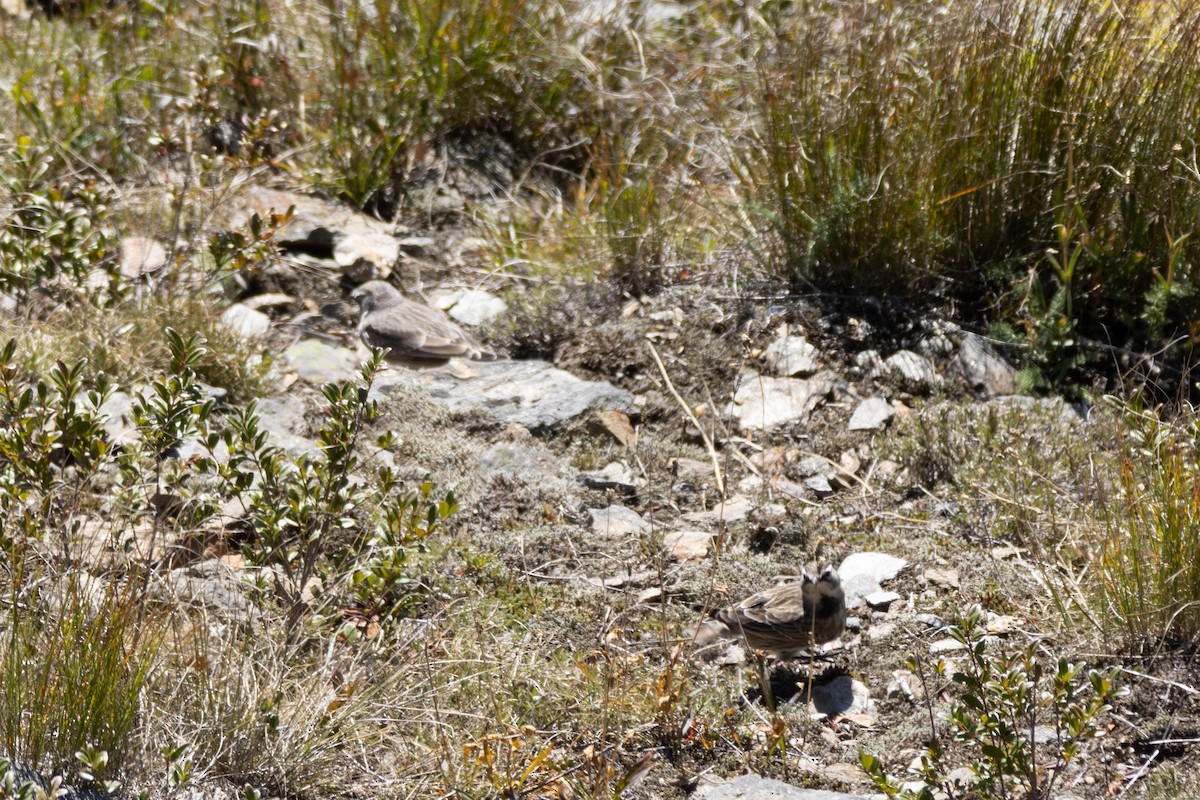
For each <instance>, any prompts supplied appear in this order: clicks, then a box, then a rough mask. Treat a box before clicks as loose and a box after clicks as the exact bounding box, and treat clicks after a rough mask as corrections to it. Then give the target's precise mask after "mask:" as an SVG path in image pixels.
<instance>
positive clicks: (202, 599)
mask: <svg viewBox="0 0 1200 800" xmlns="http://www.w3.org/2000/svg"><path fill="white" fill-rule="evenodd" d="M167 586H168V587H169V588H170V590H171V593H172V594H173V595H174V598H175V599H176V600H177V601H179V602H182V603H184V604H186V605H189V606H192V607H200V608H205V609H208V610H210V611H216V612H219V613H222V614H224V615H226V616H229V617H235V618H245V617H246V616H247V615H249V614H250V612H251V611H253V604H252V603H251V602H250V599H249V597H247V592H246V589H247V587H246V584H244V583H242V581H241V580H240V579H239V578H238V576H237V574H236V573H235V572H234V571H233V570H232V569H231V568H230V567H228V566H227V565H225V564H223V563H221V562H220V561H218V560H217V559H215V558H214V559H209V560H207V561H201V562H200V563H198V564H193V565H191V566H188V567H180V568H179V569H173V570H171V572H170V573H168V575H167Z"/></svg>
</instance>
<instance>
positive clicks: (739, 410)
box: [729, 373, 834, 430]
mask: <svg viewBox="0 0 1200 800" xmlns="http://www.w3.org/2000/svg"><path fill="white" fill-rule="evenodd" d="M833 386H834V381H833V377H832V375H831V374H829V373H824V374H820V375H817V376H815V377H812V378H809V379H806V380H804V379H800V378H771V377H766V376H763V375H758V374H756V373H750V374H748V375H746V376H745V377H744V380H743V381H742V384H741V386H739V387H738V390H737V393H736V394H734V396H733V402H732V403H731V404H730V406H729V413H730V414H732V415H733V416H734V417H735V418H736V419H737V421H738V424H739V425H741V426H742V427H743V428H754V429H758V430H770V429H771V428H775V427H777V426H779V425H783V424H785V423H788V422H803V421H805V420H807V419H808V416H809V414H811V413H812V412H813V410H814V409H816V408H817V406H819V405H821V403H823V402H824V401H825V398H826V397H828V395H829V393H830V392H831V391H833Z"/></svg>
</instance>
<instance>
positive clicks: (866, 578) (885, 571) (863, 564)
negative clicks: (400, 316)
mask: <svg viewBox="0 0 1200 800" xmlns="http://www.w3.org/2000/svg"><path fill="white" fill-rule="evenodd" d="M907 565H908V562H906V561H905V560H904V559H902V558H896V557H895V556H889V555H887V554H885V553H854V554H853V555H850V556H847V557H846V560H845V561H843V562H842V564H841V566H839V567H838V575H839V576H840V577H841V579H842V591H844V592H845V593H846V607H847V608H857V607H858V605H859V604H860V603H862V602H864V601H865V600H866V598H867V596H868V595H870V594H872V593H873V592H878V591H880V589H881V588H882V587H881V586H880V584H881V583H882V582H883V581H888V580H891V579H892V578H894V577H896V575H897V574H899V572H900V570H901V569H903V568H904V567H905V566H907Z"/></svg>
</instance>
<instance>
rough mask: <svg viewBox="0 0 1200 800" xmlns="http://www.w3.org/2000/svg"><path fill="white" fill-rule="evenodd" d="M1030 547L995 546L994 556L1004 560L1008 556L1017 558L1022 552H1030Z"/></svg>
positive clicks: (992, 551) (993, 549)
mask: <svg viewBox="0 0 1200 800" xmlns="http://www.w3.org/2000/svg"><path fill="white" fill-rule="evenodd" d="M1028 552H1029V550H1028V548H1025V547H1011V546H1009V547H993V548H992V550H991V553H992V558H994V559H996V560H997V561H1003V560H1005V559H1008V558H1016V557H1018V556H1020V555H1021V554H1022V553H1028Z"/></svg>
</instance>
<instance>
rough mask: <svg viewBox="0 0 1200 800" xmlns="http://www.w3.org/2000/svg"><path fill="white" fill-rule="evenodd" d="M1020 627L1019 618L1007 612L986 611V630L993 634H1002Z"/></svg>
mask: <svg viewBox="0 0 1200 800" xmlns="http://www.w3.org/2000/svg"><path fill="white" fill-rule="evenodd" d="M1020 629H1021V620H1019V619H1018V618H1016V617H1013V616H1010V615H1007V614H994V613H992V612H990V611H989V612H988V621H987V632H988V633H990V634H992V635H994V636H1003V635H1005V634H1009V633H1013V632H1014V631H1018V630H1020Z"/></svg>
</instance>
